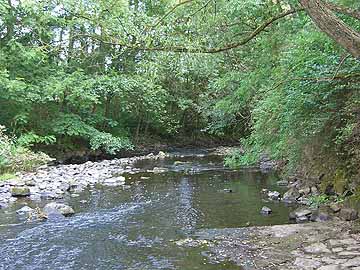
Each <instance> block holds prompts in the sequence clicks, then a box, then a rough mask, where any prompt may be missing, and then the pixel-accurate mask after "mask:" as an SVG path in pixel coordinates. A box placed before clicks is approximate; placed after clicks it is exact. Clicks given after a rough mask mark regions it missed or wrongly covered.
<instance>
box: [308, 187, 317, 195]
mask: <svg viewBox="0 0 360 270" xmlns="http://www.w3.org/2000/svg"><path fill="white" fill-rule="evenodd" d="M310 191H311V195H319V190H318V188H317V187H315V186H313V187H311V188H310Z"/></svg>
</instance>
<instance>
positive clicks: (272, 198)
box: [268, 191, 281, 200]
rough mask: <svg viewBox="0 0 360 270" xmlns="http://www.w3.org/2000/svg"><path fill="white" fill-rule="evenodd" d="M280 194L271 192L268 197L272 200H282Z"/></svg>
mask: <svg viewBox="0 0 360 270" xmlns="http://www.w3.org/2000/svg"><path fill="white" fill-rule="evenodd" d="M280 195H281V194H280V192H278V191H269V192H268V197H269V198H270V199H271V200H280Z"/></svg>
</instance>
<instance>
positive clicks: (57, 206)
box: [43, 202, 75, 216]
mask: <svg viewBox="0 0 360 270" xmlns="http://www.w3.org/2000/svg"><path fill="white" fill-rule="evenodd" d="M43 211H44V213H45V214H46V215H48V216H49V215H52V214H58V213H60V214H61V215H63V216H70V215H73V214H75V211H74V209H72V208H71V207H70V206H68V205H66V204H63V203H56V202H51V203H48V204H47V205H45V207H44V209H43Z"/></svg>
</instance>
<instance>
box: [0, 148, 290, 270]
mask: <svg viewBox="0 0 360 270" xmlns="http://www.w3.org/2000/svg"><path fill="white" fill-rule="evenodd" d="M68 166H71V165H68ZM65 168H66V167H65ZM111 170H112V173H114V174H115V176H116V167H115V168H114V166H112V168H111ZM119 175H121V176H123V177H125V183H124V184H122V185H114V186H106V185H102V184H101V183H95V184H93V185H89V186H87V187H84V188H83V189H82V190H81V191H80V192H76V193H71V192H70V193H68V194H65V195H64V197H63V198H62V199H60V200H59V199H58V200H57V201H61V202H66V203H67V204H69V205H70V206H72V207H73V208H74V210H75V212H76V214H75V215H73V216H71V217H67V218H58V219H54V220H47V221H31V222H29V221H27V219H26V217H25V216H24V215H19V214H17V213H16V210H17V209H20V208H21V207H23V206H24V205H28V206H30V207H33V208H35V207H42V206H43V205H44V204H45V203H47V202H49V201H48V200H43V199H42V200H30V199H29V198H24V199H18V200H17V201H16V202H15V203H13V204H11V205H10V206H9V207H7V208H5V209H2V210H0V262H1V263H0V269H31V270H32V269H134V270H135V269H149V270H150V269H201V270H208V269H209V270H210V269H230V270H232V269H244V268H242V267H241V266H240V264H239V263H237V264H236V263H234V262H230V261H226V260H213V259H211V258H210V257H209V256H208V252H209V245H208V243H207V242H206V241H204V242H201V241H200V242H196V244H194V245H191V244H186V245H184V244H183V243H184V242H186V241H187V239H191V238H194V237H195V238H196V235H197V234H198V233H199V232H201V231H204V230H209V229H223V228H239V227H248V226H264V225H275V224H287V223H289V220H288V215H289V212H290V211H291V209H290V208H289V207H288V206H286V205H285V204H283V203H280V202H276V201H269V200H267V199H266V198H264V197H263V196H262V193H261V191H262V190H263V189H270V190H279V191H281V192H283V191H284V190H282V188H281V187H279V186H277V185H276V182H277V181H278V180H279V179H278V177H277V175H276V174H275V173H273V172H262V171H260V170H259V169H256V168H243V169H239V170H231V169H228V168H225V167H224V166H223V163H222V157H219V156H213V155H207V154H206V153H204V154H191V153H190V154H189V153H184V154H179V153H177V154H176V155H170V156H168V157H166V158H162V159H142V160H138V161H136V162H134V163H133V164H132V168H131V169H128V170H124V169H123V167H122V169H120V167H119ZM89 177H91V176H89ZM263 206H267V207H270V208H271V209H272V211H273V212H272V214H271V215H267V216H264V215H262V214H261V213H260V210H261V208H262V207H263Z"/></svg>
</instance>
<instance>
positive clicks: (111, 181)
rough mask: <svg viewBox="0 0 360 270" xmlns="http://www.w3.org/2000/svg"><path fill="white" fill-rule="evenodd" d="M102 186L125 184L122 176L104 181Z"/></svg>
mask: <svg viewBox="0 0 360 270" xmlns="http://www.w3.org/2000/svg"><path fill="white" fill-rule="evenodd" d="M103 184H104V185H107V186H118V185H123V184H125V177H124V176H118V177H113V178H108V179H105V180H104V182H103Z"/></svg>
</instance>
